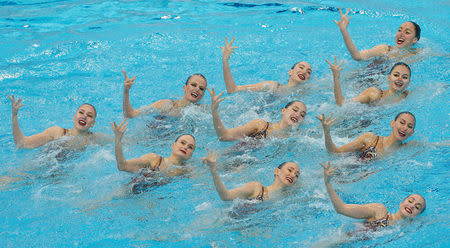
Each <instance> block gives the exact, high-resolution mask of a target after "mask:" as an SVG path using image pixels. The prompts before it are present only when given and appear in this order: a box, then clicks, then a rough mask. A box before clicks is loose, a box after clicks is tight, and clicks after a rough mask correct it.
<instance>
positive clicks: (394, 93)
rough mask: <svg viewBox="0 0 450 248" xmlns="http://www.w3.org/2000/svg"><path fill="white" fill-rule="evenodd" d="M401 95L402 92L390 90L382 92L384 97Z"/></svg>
mask: <svg viewBox="0 0 450 248" xmlns="http://www.w3.org/2000/svg"><path fill="white" fill-rule="evenodd" d="M403 93H404V91H398V90H394V89H391V88H389V89H387V90H384V92H383V94H384V96H394V95H396V96H401V95H402V94H403Z"/></svg>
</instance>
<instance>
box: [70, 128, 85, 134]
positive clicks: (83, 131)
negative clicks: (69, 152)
mask: <svg viewBox="0 0 450 248" xmlns="http://www.w3.org/2000/svg"><path fill="white" fill-rule="evenodd" d="M69 133H70V134H71V135H73V136H84V135H87V134H89V129H86V130H79V129H76V128H72V129H70V130H69Z"/></svg>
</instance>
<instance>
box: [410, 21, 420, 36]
mask: <svg viewBox="0 0 450 248" xmlns="http://www.w3.org/2000/svg"><path fill="white" fill-rule="evenodd" d="M409 22H410V23H412V25H414V28H415V29H414V31H416V38H417V41H419V40H420V32H421V30H420V26H419V24H417V23H415V22H413V21H409Z"/></svg>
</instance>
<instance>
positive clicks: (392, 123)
mask: <svg viewBox="0 0 450 248" xmlns="http://www.w3.org/2000/svg"><path fill="white" fill-rule="evenodd" d="M394 123H395V121H394V120H392V121H391V128H394Z"/></svg>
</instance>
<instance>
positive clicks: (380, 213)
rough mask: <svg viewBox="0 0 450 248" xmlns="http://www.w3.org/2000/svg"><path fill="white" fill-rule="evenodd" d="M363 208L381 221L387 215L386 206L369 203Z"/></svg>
mask: <svg viewBox="0 0 450 248" xmlns="http://www.w3.org/2000/svg"><path fill="white" fill-rule="evenodd" d="M363 207H365V208H367V209H370V210H372V211H373V212H374V215H375V216H374V218H375V219H381V218H383V217H385V216H386V214H387V213H388V211H387V208H386V206H384V205H383V204H381V203H369V204H365V205H363Z"/></svg>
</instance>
